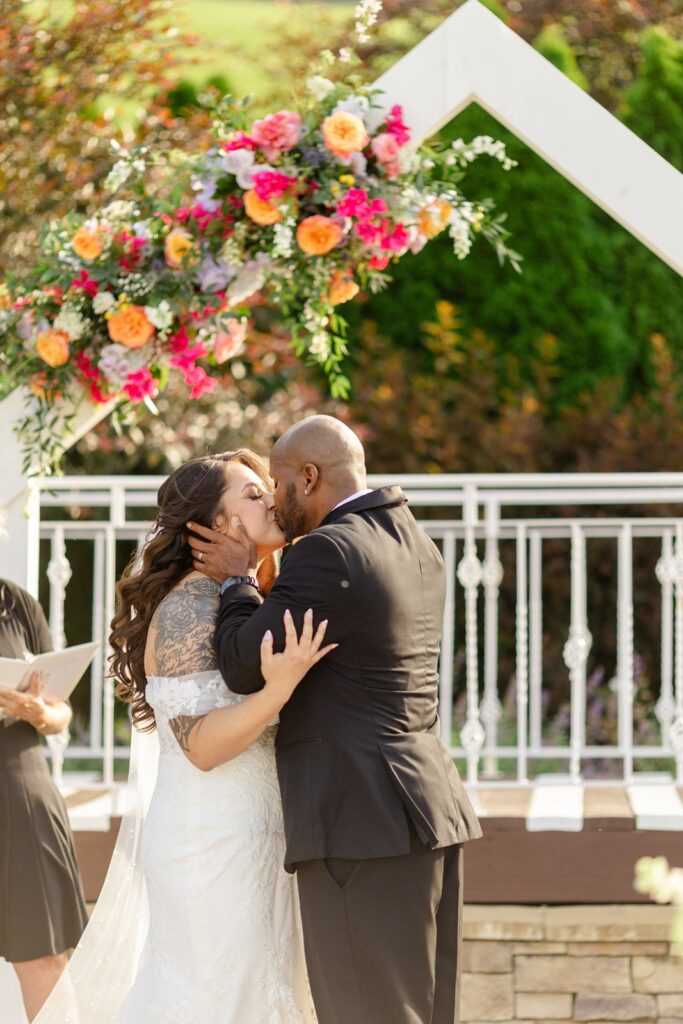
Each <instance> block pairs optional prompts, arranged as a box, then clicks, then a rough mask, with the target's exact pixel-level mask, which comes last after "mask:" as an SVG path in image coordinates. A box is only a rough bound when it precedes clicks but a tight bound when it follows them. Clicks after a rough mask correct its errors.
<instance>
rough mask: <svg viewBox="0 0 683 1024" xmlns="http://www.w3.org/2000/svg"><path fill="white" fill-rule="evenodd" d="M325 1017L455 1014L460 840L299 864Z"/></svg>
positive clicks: (330, 1022) (308, 941)
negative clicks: (398, 851)
mask: <svg viewBox="0 0 683 1024" xmlns="http://www.w3.org/2000/svg"><path fill="white" fill-rule="evenodd" d="M297 877H298V883H299V899H300V903H301V917H302V923H303V932H304V946H305V950H306V963H307V966H308V974H309V978H310V983H311V989H312V992H313V1000H314V1002H315V1008H316V1012H317V1015H318V1020H319V1024H454V1022H456V1024H457V1021H458V1004H459V987H460V943H461V931H462V928H461V924H462V846H461V845H457V846H449V847H445V848H444V849H440V850H430V849H428V848H427V847H425V846H424V845H423V844H422V843H421V841H420V840H419V839H418V837H417V835H415V834H413V835H412V838H411V851H410V853H409V854H406V855H405V856H399V857H380V858H377V859H374V860H358V861H355V860H345V859H341V858H331V859H327V860H312V861H305V862H303V863H300V864H298V865H297Z"/></svg>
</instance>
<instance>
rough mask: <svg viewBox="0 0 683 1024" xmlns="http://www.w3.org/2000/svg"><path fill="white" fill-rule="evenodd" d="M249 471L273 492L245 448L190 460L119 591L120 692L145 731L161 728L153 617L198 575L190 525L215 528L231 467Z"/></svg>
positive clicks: (167, 487) (164, 493) (161, 494)
mask: <svg viewBox="0 0 683 1024" xmlns="http://www.w3.org/2000/svg"><path fill="white" fill-rule="evenodd" d="M233 462H239V463H241V464H242V465H243V466H248V467H249V469H251V470H253V471H254V473H256V475H257V476H258V477H259V478H260V479H261V480H262V481H263V483H264V485H265V486H266V487H268V488H270V487H271V486H272V485H271V480H270V476H269V475H268V470H267V468H266V465H265V463H264V462H263V461H262V460H261V459H260V458H259V457H258V455H255V454H254V452H251V451H249V449H248V448H239V449H237V450H236V451H234V452H223V453H222V454H220V455H205V456H201V457H200V458H197V459H190V461H189V462H186V463H185V464H184V465H182V466H181V467H180V468H179V469H176V471H175V472H174V473H172V474H171V475H170V476H169V477H168V479H167V480H165V481H164V482H163V484H162V485H161V487H160V488H159V491H158V493H157V511H156V518H155V521H154V524H153V526H152V530H151V531H150V534H149V537H150V539H149V540H148V541H147V543H146V544H145V546H144V548H143V551H142V558H141V559H140V555H139V554H138V553H136V554H135V555H134V556H133V558H132V559H131V561H130V563H129V564H128V566H127V568H126V570H125V572H124V574H123V576H122V577H121V580H120V581H119V583H118V584H117V587H116V598H117V605H116V614H115V616H114V618H113V619H112V622H111V634H110V636H109V643H110V645H111V649H112V654H111V656H110V659H109V661H110V666H111V674H112V676H113V677H114V678H115V679H116V680H117V683H116V688H115V693H116V696H117V697H118V698H119V700H122V701H124V702H125V703H127V704H130V705H131V718H132V721H133V725H135V726H137V727H138V728H139V729H141V731H142V732H151V731H152V730H153V729H154V727H155V722H154V711H153V709H152V707H151V706H150V705H149V704H148V703H147V699H146V696H145V694H146V689H147V676H146V674H145V646H146V643H147V632H148V629H149V625H150V622H151V621H152V616H153V615H154V612H155V611H156V609H157V608H158V606H159V604H160V603H161V602H162V601H163V599H164V598H165V597H166V595H167V594H168V593H169V592H170V591H171V590H173V588H174V587H175V586H176V585H177V584H178V583H179V582H180V581H181V580H182V579H183V578H184V577H185V576H187V574H188V573H190V572H192V569H193V564H192V549H191V547H190V545H189V544H188V542H187V523H188V522H194V523H199V524H200V525H201V526H208V527H213V525H214V523H215V520H216V516H217V515H218V513H219V509H220V503H221V499H222V497H223V495H224V493H225V491H226V490H227V489H228V487H229V485H230V479H229V474H230V464H231V463H233Z"/></svg>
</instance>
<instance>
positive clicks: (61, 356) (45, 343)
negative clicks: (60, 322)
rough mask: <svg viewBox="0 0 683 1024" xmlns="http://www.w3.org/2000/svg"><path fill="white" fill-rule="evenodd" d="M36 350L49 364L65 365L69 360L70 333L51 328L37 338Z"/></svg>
mask: <svg viewBox="0 0 683 1024" xmlns="http://www.w3.org/2000/svg"><path fill="white" fill-rule="evenodd" d="M36 352H37V353H38V355H39V356H40V358H41V359H42V360H43V362H44V363H47V365H48V366H64V363H68V361H69V335H68V334H66V332H65V331H55V330H54V328H50V329H49V330H47V331H41V332H40V334H39V335H38V337H37V338H36Z"/></svg>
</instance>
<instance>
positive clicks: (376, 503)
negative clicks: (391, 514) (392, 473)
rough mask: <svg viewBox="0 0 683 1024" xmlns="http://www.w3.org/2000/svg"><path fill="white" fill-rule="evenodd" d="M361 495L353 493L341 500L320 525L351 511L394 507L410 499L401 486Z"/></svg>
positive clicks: (363, 492) (370, 491) (362, 492)
mask: <svg viewBox="0 0 683 1024" xmlns="http://www.w3.org/2000/svg"><path fill="white" fill-rule="evenodd" d="M359 495H360V496H359ZM359 495H358V494H351V495H350V496H349V497H348V498H344V500H343V501H340V502H339V504H338V505H337V506H336V507H335V508H333V509H331V511H330V512H328V513H327V515H326V516H325V518H324V519H323V521H322V523H320V526H326V525H327V524H328V523H331V522H334V521H335V520H336V519H341V517H342V516H344V515H347V514H348V513H349V512H367V511H369V510H370V509H373V508H393V507H395V506H397V505H405V504H406V503H407V501H408V499H407V498H406V496H405V494H404V493H403V491H402V490H401V488H400V487H396V486H393V487H380V488H379V489H377V490H367V491H361V492H359Z"/></svg>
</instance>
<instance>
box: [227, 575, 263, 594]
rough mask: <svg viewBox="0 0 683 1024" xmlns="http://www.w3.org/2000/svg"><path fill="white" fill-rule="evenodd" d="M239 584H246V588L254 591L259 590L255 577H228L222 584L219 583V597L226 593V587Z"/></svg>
mask: <svg viewBox="0 0 683 1024" xmlns="http://www.w3.org/2000/svg"><path fill="white" fill-rule="evenodd" d="M239 583H246V584H247V585H248V586H250V587H255V588H256V590H259V585H258V580H257V579H256V577H255V576H228V578H227V580H223V582H222V583H221V588H220V594H221V597H222V596H223V594H224V593H225V592H226V590H227V589H228V587H236V586H237V585H238V584H239ZM259 593H260V590H259Z"/></svg>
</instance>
